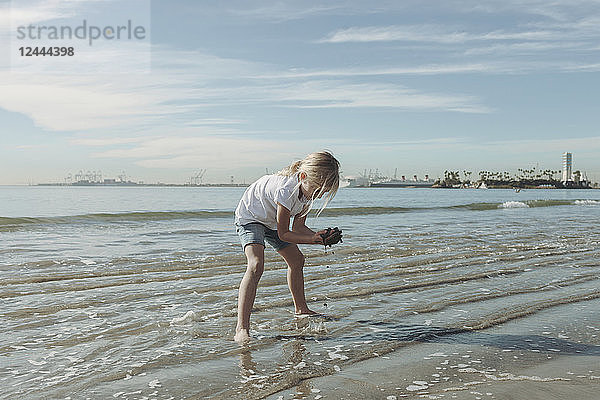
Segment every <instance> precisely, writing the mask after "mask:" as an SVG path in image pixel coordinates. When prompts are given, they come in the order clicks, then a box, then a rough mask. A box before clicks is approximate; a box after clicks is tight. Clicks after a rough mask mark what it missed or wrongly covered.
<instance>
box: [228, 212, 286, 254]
mask: <svg viewBox="0 0 600 400" xmlns="http://www.w3.org/2000/svg"><path fill="white" fill-rule="evenodd" d="M235 231H236V232H237V234H238V236H239V237H240V242H241V244H242V249H244V248H245V247H246V245H249V244H250V243H257V244H262V245H263V246H265V241H266V242H267V243H269V244H270V245H271V247H273V248H274V249H275V251H279V250H281V249H283V248H284V247H287V246H289V245H290V244H291V243H288V242H284V241H283V240H281V239H279V235H277V231H274V230H273V229H269V228H267V227H266V226H264V225H263V224H261V223H258V222H251V223H249V224H244V225H240V223H239V222H238V221H237V220H236V221H235Z"/></svg>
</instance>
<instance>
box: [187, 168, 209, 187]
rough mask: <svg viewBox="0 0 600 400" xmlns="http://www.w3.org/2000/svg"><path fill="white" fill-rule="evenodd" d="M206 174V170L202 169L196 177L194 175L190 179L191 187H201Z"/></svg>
mask: <svg viewBox="0 0 600 400" xmlns="http://www.w3.org/2000/svg"><path fill="white" fill-rule="evenodd" d="M204 174H206V168H205V169H201V170H200V171H199V172H198V173H197V174H196V175H194V176H192V177H191V178H190V185H195V186H197V185H201V184H202V178H203V177H204Z"/></svg>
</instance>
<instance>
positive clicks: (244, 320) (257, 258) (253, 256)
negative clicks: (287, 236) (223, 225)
mask: <svg viewBox="0 0 600 400" xmlns="http://www.w3.org/2000/svg"><path fill="white" fill-rule="evenodd" d="M244 253H245V254H246V259H247V260H248V267H247V268H246V273H245V274H244V277H243V278H242V282H241V283H240V290H239V296H238V321H237V326H236V328H235V336H234V337H233V340H235V341H236V342H238V343H243V342H246V341H248V340H249V339H250V313H251V312H252V306H253V305H254V298H255V297H256V288H257V287H258V281H259V280H260V277H261V276H262V273H263V271H264V265H265V247H264V246H263V245H260V244H256V243H252V244H249V245H247V246H246V247H244Z"/></svg>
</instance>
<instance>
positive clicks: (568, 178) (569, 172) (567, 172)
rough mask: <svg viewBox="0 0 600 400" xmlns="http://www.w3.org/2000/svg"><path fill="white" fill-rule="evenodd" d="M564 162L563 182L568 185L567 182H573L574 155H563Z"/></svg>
mask: <svg viewBox="0 0 600 400" xmlns="http://www.w3.org/2000/svg"><path fill="white" fill-rule="evenodd" d="M562 162H563V171H562V182H563V184H567V182H572V181H573V154H572V153H566V152H565V153H563V155H562Z"/></svg>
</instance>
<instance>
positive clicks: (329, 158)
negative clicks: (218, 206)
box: [234, 151, 340, 343]
mask: <svg viewBox="0 0 600 400" xmlns="http://www.w3.org/2000/svg"><path fill="white" fill-rule="evenodd" d="M339 169H340V163H339V162H338V161H337V160H336V159H335V158H334V157H333V155H331V154H330V153H328V152H326V151H321V152H317V153H312V154H309V155H308V156H307V157H306V158H305V159H304V160H301V161H296V162H295V163H293V164H292V165H290V166H289V167H287V168H285V169H283V170H282V171H279V172H278V173H277V174H275V175H265V176H263V177H262V178H260V179H259V180H258V181H256V182H254V183H253V184H252V185H250V186H249V187H248V189H246V191H245V192H244V195H243V196H242V199H241V200H240V203H239V204H238V207H237V209H236V210H235V226H236V231H237V233H238V235H239V237H240V241H241V243H242V248H243V249H244V253H245V254H246V259H247V260H248V267H247V268H246V273H245V274H244V277H243V278H242V282H241V283H240V290H239V297H238V321H237V327H236V329H235V336H234V340H235V341H236V342H238V343H242V342H246V341H248V340H249V339H250V313H251V311H252V306H253V304H254V298H255V297H256V288H257V286H258V281H259V280H260V277H261V275H262V273H263V271H264V254H265V240H266V241H267V243H269V244H270V245H271V246H272V247H273V248H274V249H275V250H276V251H277V252H278V253H279V254H281V256H282V257H283V259H284V260H285V262H286V263H287V265H288V270H287V282H288V286H289V288H290V292H291V293H292V299H293V300H294V306H295V309H296V315H302V314H316V313H315V312H314V311H312V310H310V309H309V308H308V305H307V304H306V299H305V297H304V274H303V272H302V270H303V267H304V255H303V254H302V252H300V250H299V249H298V246H297V245H296V244H298V243H303V244H321V245H322V244H324V242H323V240H324V238H323V236H321V235H324V234H326V233H327V231H325V230H322V231H319V232H314V231H313V230H311V229H309V228H308V227H307V226H306V225H305V222H306V216H307V214H308V212H309V211H310V208H311V205H312V203H313V201H314V200H315V199H317V198H319V199H320V198H321V197H323V195H325V194H327V197H326V199H325V202H324V204H323V206H322V207H321V209H320V210H319V212H318V213H317V216H318V215H319V214H320V213H321V211H323V209H324V208H325V206H327V203H328V202H329V201H330V200H331V199H332V198H333V197H334V196H335V194H336V192H337V190H338V187H339ZM292 217H293V223H292V229H291V230H290V218H292Z"/></svg>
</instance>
